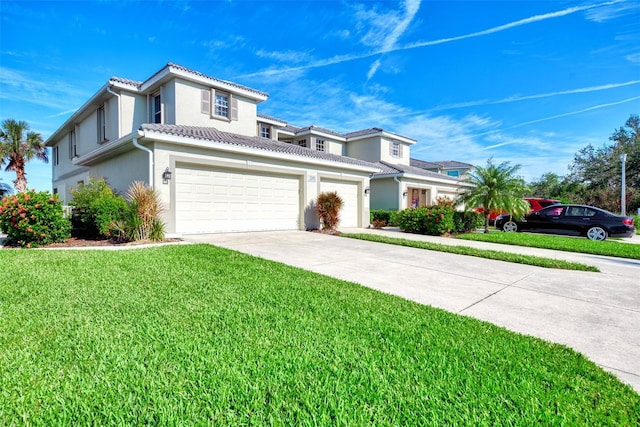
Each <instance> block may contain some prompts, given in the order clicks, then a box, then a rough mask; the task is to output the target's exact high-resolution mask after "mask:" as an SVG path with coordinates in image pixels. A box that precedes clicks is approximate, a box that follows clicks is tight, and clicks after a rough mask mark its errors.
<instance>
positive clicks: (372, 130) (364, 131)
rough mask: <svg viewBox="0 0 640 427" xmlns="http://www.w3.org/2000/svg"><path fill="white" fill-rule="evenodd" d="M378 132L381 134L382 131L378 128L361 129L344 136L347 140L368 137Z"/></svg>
mask: <svg viewBox="0 0 640 427" xmlns="http://www.w3.org/2000/svg"><path fill="white" fill-rule="evenodd" d="M378 132H382V129H380V128H370V129H362V130H357V131H355V132H349V133H345V134H344V136H345V137H347V138H354V137H356V136H362V135H370V134H374V133H378Z"/></svg>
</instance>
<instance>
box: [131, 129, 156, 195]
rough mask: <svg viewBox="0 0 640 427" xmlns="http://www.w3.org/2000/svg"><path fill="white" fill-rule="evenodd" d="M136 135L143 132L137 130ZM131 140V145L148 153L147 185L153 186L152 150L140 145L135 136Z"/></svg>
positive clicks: (141, 134)
mask: <svg viewBox="0 0 640 427" xmlns="http://www.w3.org/2000/svg"><path fill="white" fill-rule="evenodd" d="M138 135H140V136H143V135H144V134H143V133H142V132H140V131H138ZM131 142H133V146H134V147H136V148H138V149H140V150H142V151H146V152H147V153H149V187H151V188H154V186H153V151H152V150H150V149H148V148H147V147H145V146H142V145H140V144H138V138H137V137H135V136H134V137H133V139H132V140H131Z"/></svg>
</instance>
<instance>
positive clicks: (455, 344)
mask: <svg viewBox="0 0 640 427" xmlns="http://www.w3.org/2000/svg"><path fill="white" fill-rule="evenodd" d="M292 256H295V254H292ZM0 319H1V322H0V425H43V426H44V425H46V426H49V425H101V426H103V425H141V424H151V425H185V426H186V425H233V426H238V425H295V426H298V425H358V426H360V425H376V426H377V425H407V426H408V425H526V426H529V425H538V424H542V425H572V426H573V425H587V426H593V425H605V424H606V425H637V424H638V423H639V422H640V396H639V395H638V394H637V393H635V392H634V391H633V390H632V389H631V388H630V387H628V386H626V385H623V384H622V383H620V382H619V381H618V380H617V379H616V378H615V377H614V376H612V375H611V374H609V373H606V372H605V371H603V370H602V369H600V368H599V367H597V366H596V365H595V364H593V363H592V362H590V361H588V360H587V359H586V358H585V357H583V356H582V355H580V354H578V353H576V352H574V351H572V350H571V349H569V348H566V347H563V346H560V345H555V344H550V343H548V342H545V341H542V340H539V339H535V338H531V337H525V336H521V335H518V334H515V333H511V332H508V331H506V330H505V329H502V328H499V327H496V326H493V325H490V324H488V323H483V322H480V321H477V320H474V319H471V318H468V317H463V316H458V315H454V314H450V313H447V312H445V311H442V310H439V309H434V308H431V307H427V306H422V305H419V304H416V303H412V302H409V301H405V300H403V299H400V298H397V297H393V296H390V295H386V294H382V293H379V292H376V291H373V290H370V289H367V288H364V287H361V286H358V285H356V284H353V283H348V282H344V281H340V280H337V279H332V278H328V277H325V276H321V275H318V274H315V273H310V272H306V271H303V270H300V269H296V268H293V267H289V266H285V265H282V264H278V263H275V262H271V261H266V260H262V259H258V258H254V257H250V256H248V255H243V254H240V253H237V252H233V251H229V250H226V249H220V248H216V247H213V246H209V245H192V246H187V245H180V246H164V247H156V248H147V249H135V250H127V251H95V250H94V251H34V250H4V251H2V254H1V256H0Z"/></svg>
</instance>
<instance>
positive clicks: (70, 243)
mask: <svg viewBox="0 0 640 427" xmlns="http://www.w3.org/2000/svg"><path fill="white" fill-rule="evenodd" d="M181 241H182V239H175V238H174V239H164V240H162V241H160V242H153V241H151V240H136V241H134V242H119V241H117V240H115V239H82V238H79V237H71V238H70V239H67V240H65V241H64V242H63V243H50V244H48V245H44V246H40V247H41V248H81V247H94V246H116V247H117V246H138V245H152V244H160V243H171V242H181ZM15 247H16V246H13V247H12V246H3V248H6V249H11V248H15Z"/></svg>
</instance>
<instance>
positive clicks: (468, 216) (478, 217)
mask: <svg viewBox="0 0 640 427" xmlns="http://www.w3.org/2000/svg"><path fill="white" fill-rule="evenodd" d="M483 225H484V215H483V214H481V213H479V212H473V211H469V212H459V211H454V212H453V231H454V232H456V233H465V232H467V231H472V230H475V229H477V228H478V227H482V226H483Z"/></svg>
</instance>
